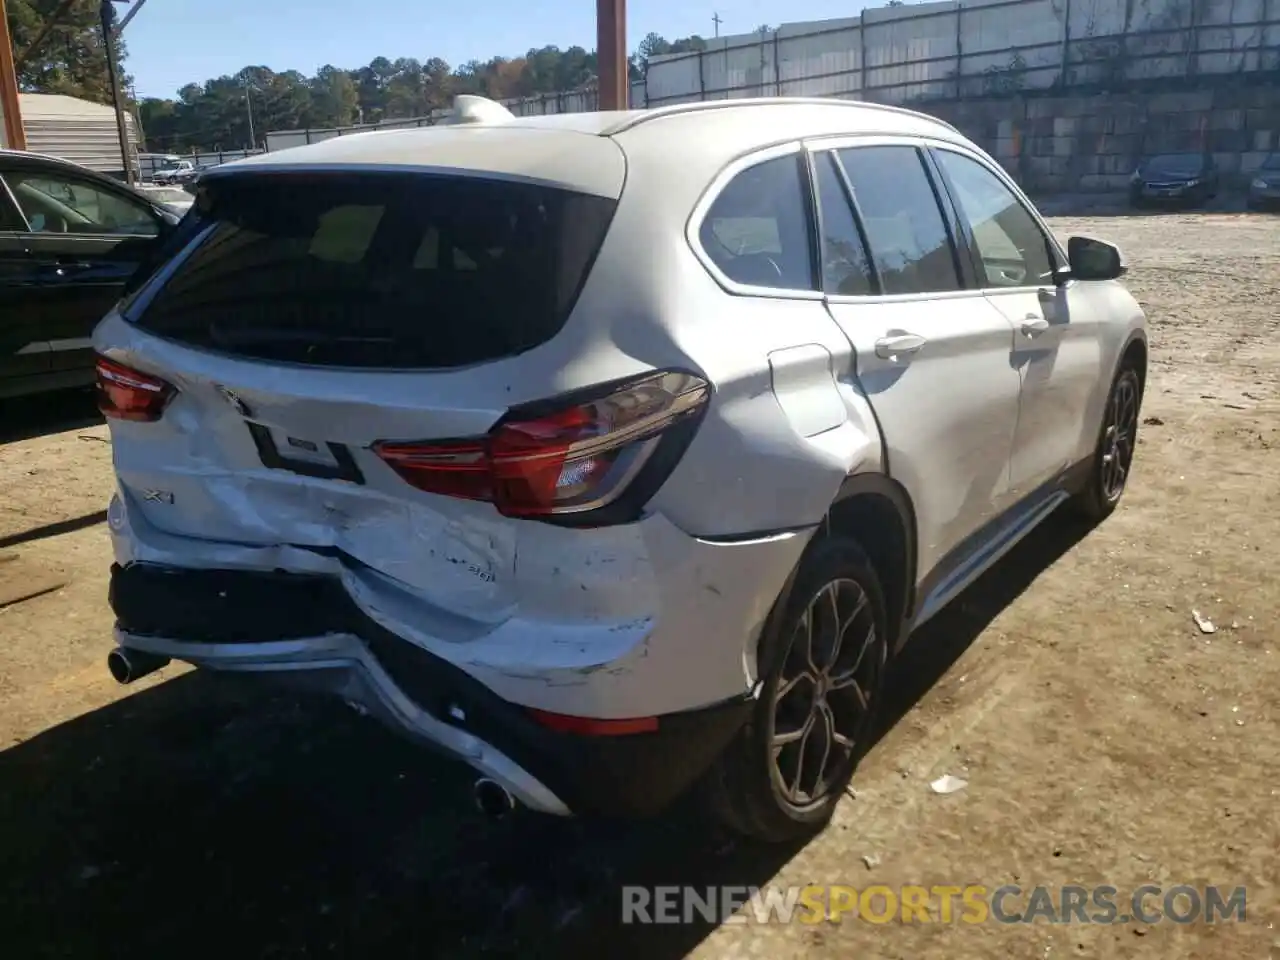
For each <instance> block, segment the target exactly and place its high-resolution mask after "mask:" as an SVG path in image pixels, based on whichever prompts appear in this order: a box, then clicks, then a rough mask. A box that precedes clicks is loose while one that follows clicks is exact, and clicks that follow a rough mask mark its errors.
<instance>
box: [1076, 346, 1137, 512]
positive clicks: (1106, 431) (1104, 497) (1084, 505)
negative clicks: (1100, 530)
mask: <svg viewBox="0 0 1280 960" xmlns="http://www.w3.org/2000/svg"><path fill="white" fill-rule="evenodd" d="M1141 405H1142V381H1141V379H1139V377H1138V371H1137V369H1136V368H1134V367H1133V366H1126V367H1124V368H1123V369H1121V371H1120V372H1119V373H1118V374H1116V378H1115V380H1114V381H1113V382H1112V384H1111V391H1110V392H1109V393H1108V394H1107V405H1106V407H1105V409H1104V410H1103V414H1102V426H1101V429H1100V430H1099V433H1098V445H1097V447H1096V448H1095V450H1094V454H1093V462H1092V463H1091V465H1090V467H1089V477H1088V479H1087V480H1086V481H1085V485H1084V487H1083V488H1082V489H1081V490H1080V492H1079V493H1077V494H1076V496H1075V501H1074V503H1075V507H1076V509H1077V511H1078V512H1079V513H1080V514H1082V515H1083V516H1084V517H1085V518H1087V519H1088V520H1091V521H1093V522H1094V523H1101V522H1102V521H1103V520H1105V519H1106V518H1107V517H1109V516H1110V515H1111V514H1112V513H1114V512H1115V509H1116V507H1117V506H1118V505H1119V503H1120V498H1121V497H1122V496H1124V491H1125V487H1126V486H1127V485H1128V482H1129V471H1130V469H1131V468H1132V466H1133V454H1134V451H1135V449H1136V448H1137V444H1138V410H1139V408H1140V407H1141Z"/></svg>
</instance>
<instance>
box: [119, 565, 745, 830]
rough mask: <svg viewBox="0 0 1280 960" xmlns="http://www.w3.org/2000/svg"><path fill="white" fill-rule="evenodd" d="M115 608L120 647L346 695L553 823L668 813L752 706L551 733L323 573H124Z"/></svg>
mask: <svg viewBox="0 0 1280 960" xmlns="http://www.w3.org/2000/svg"><path fill="white" fill-rule="evenodd" d="M110 602H111V606H112V608H113V610H114V611H115V614H116V618H117V626H116V639H117V642H118V643H119V644H120V645H121V646H122V647H125V648H127V649H133V650H142V651H146V652H148V653H153V654H157V655H160V656H164V657H169V658H171V659H175V660H182V661H185V662H188V663H191V664H194V665H196V666H199V667H205V668H211V669H217V670H224V671H240V672H246V673H254V674H259V675H267V676H270V677H271V679H273V680H277V681H287V682H290V683H293V684H297V685H299V686H301V687H303V688H305V689H312V690H317V691H321V692H325V693H328V694H331V695H336V696H339V697H341V698H343V699H344V700H346V701H347V702H349V703H351V704H353V705H355V706H357V707H358V708H360V709H362V710H364V711H367V712H368V713H370V714H372V715H373V716H375V717H377V718H378V719H380V720H382V721H383V722H385V723H387V724H388V725H389V726H391V727H393V728H395V729H397V730H399V731H401V732H403V733H405V734H408V735H409V736H411V737H413V738H415V739H417V740H420V741H423V742H425V743H427V744H429V745H432V746H434V747H437V748H439V749H442V750H443V751H445V752H446V753H448V754H450V755H452V756H454V757H456V758H458V759H460V760H462V761H464V762H465V763H467V764H469V765H470V766H471V767H472V768H474V769H475V770H477V771H479V772H480V773H481V774H482V775H483V776H486V777H489V778H491V779H493V780H495V781H497V782H499V783H501V784H502V785H503V786H504V787H506V788H507V790H508V791H509V792H510V793H511V794H512V795H513V796H514V797H515V798H516V799H517V800H519V801H520V802H521V803H523V804H524V805H526V806H528V807H530V808H532V809H534V810H538V811H541V812H544V813H549V814H556V815H604V816H612V815H617V816H646V815H650V814H653V813H657V812H659V811H661V810H662V809H663V808H664V807H666V806H667V805H669V804H670V803H671V802H672V801H673V800H674V799H675V798H676V797H678V796H679V795H680V794H681V793H683V792H684V791H685V790H686V789H687V788H688V787H689V786H690V785H691V784H692V783H693V782H694V781H695V780H696V779H697V778H698V777H699V776H700V775H701V774H702V772H703V771H704V770H705V769H706V768H707V767H708V766H709V765H710V764H711V762H712V761H713V760H714V759H715V757H716V756H717V755H718V754H719V753H720V752H721V751H722V750H723V749H724V747H725V746H726V745H727V744H728V742H729V740H730V739H731V738H732V737H733V735H734V734H735V733H736V731H737V730H738V729H739V728H740V727H741V725H742V723H743V722H744V721H745V719H746V716H747V713H748V712H749V710H750V707H751V703H752V701H751V699H750V697H748V696H743V697H739V698H735V699H733V700H731V701H729V702H727V703H723V704H720V705H717V706H713V707H708V708H703V709H699V710H694V711H688V712H684V713H671V714H664V715H663V716H661V717H659V718H658V720H657V728H656V730H653V731H651V732H644V733H629V734H626V735H609V736H596V735H585V734H578V733H567V732H562V731H560V730H555V729H550V728H548V727H547V726H545V725H544V724H542V723H540V722H538V721H537V720H536V719H535V716H534V713H533V712H532V711H531V710H530V709H528V708H526V707H523V706H520V705H517V704H514V703H511V702H508V701H506V700H504V699H502V698H501V697H499V696H498V695H497V694H495V693H494V692H493V691H492V690H490V689H489V688H488V687H486V686H485V685H484V684H483V683H481V682H480V681H478V680H476V679H475V678H474V677H472V676H470V675H469V674H467V673H466V672H465V671H463V670H462V669H460V668H459V667H457V666H455V665H454V664H452V663H450V662H448V661H446V660H444V659H443V658H441V657H438V656H435V655H433V654H432V653H430V652H428V651H426V650H423V649H422V648H421V647H419V646H417V645H416V644H412V643H410V642H408V641H406V640H405V639H403V638H401V637H399V636H398V635H396V634H394V633H392V632H390V631H388V630H386V629H385V628H383V627H382V626H380V625H379V624H378V623H376V622H375V621H373V620H372V619H371V618H370V617H369V616H368V615H366V614H365V613H364V612H363V611H362V610H361V609H360V608H359V607H358V606H356V604H355V603H354V602H353V601H352V600H351V599H350V597H349V596H348V595H347V593H346V591H345V590H344V589H343V587H342V584H341V581H339V580H338V579H337V578H334V577H329V576H323V575H313V574H293V573H284V572H268V571H249V570H233V569H189V568H180V567H169V566H162V565H156V564H148V563H131V564H128V565H124V566H121V565H119V564H117V565H115V566H113V568H112V574H111V590H110Z"/></svg>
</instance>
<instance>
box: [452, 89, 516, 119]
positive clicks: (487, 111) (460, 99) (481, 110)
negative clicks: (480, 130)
mask: <svg viewBox="0 0 1280 960" xmlns="http://www.w3.org/2000/svg"><path fill="white" fill-rule="evenodd" d="M515 118H516V115H515V114H514V113H512V112H511V111H510V110H508V109H507V108H506V107H504V106H503V105H502V104H500V103H498V101H496V100H490V99H489V98H488V97H477V96H474V95H472V94H469V93H464V94H459V95H458V96H456V97H454V98H453V116H451V117H450V118H449V122H450V123H505V122H507V121H508V120H514V119H515Z"/></svg>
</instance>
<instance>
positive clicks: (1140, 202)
mask: <svg viewBox="0 0 1280 960" xmlns="http://www.w3.org/2000/svg"><path fill="white" fill-rule="evenodd" d="M1217 195H1218V168H1217V167H1216V166H1215V165H1214V162H1213V157H1212V155H1210V154H1207V153H1161V154H1156V155H1155V156H1153V157H1148V158H1146V159H1144V160H1143V161H1142V162H1141V163H1140V164H1139V165H1138V169H1137V170H1135V171H1134V172H1133V176H1132V177H1131V178H1130V179H1129V202H1130V204H1132V205H1133V206H1135V207H1147V206H1155V205H1157V204H1169V205H1178V206H1186V207H1198V206H1201V205H1202V204H1204V203H1207V202H1208V201H1210V200H1212V199H1213V198H1214V197H1216V196H1217Z"/></svg>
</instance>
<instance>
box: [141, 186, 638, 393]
mask: <svg viewBox="0 0 1280 960" xmlns="http://www.w3.org/2000/svg"><path fill="white" fill-rule="evenodd" d="M615 205H616V202H615V201H613V200H607V199H603V198H600V197H592V196H584V195H581V194H576V193H569V192H566V191H562V190H556V189H552V188H547V187H541V186H533V185H529V184H519V183H506V182H498V181H492V180H481V179H475V178H463V177H427V176H421V175H405V174H368V175H362V176H342V177H336V176H308V175H302V174H286V175H279V174H277V175H271V174H258V175H252V174H250V175H241V176H235V177H226V178H213V179H211V180H209V181H207V182H206V183H204V184H202V185H201V186H200V188H199V190H198V193H197V197H196V203H195V206H194V207H193V210H192V212H191V213H190V214H188V216H187V218H186V219H185V220H184V224H183V228H182V230H183V231H190V232H194V233H199V232H200V231H201V230H204V231H207V233H206V234H205V236H204V239H203V240H202V241H201V242H200V243H199V245H198V246H197V247H196V248H195V250H194V251H193V252H192V253H191V254H189V255H188V256H187V258H186V259H185V260H184V261H183V262H182V263H181V264H180V265H179V266H178V268H177V269H176V270H175V271H174V274H173V276H172V277H171V278H170V279H169V280H168V281H167V282H166V283H165V285H164V287H163V288H161V289H160V291H159V292H158V293H157V294H156V295H155V296H154V298H152V299H151V301H150V302H149V303H147V304H146V305H145V307H144V312H143V314H142V316H141V317H140V318H138V322H139V324H140V325H141V326H144V327H146V328H148V329H150V330H153V331H155V332H156V333H159V334H161V335H163V336H167V337H170V338H173V339H178V340H182V341H185V342H189V343H194V344H197V345H201V346H206V347H209V348H211V349H215V350H221V351H224V352H228V353H235V354H239V355H243V356H252V357H261V358H266V359H277V360H288V361H294V362H303V363H314V364H321V365H333V366H362V367H420V368H422V367H449V366H459V365H463V364H469V363H478V362H481V361H484V360H491V359H496V358H498V357H503V356H508V355H510V354H513V353H518V352H521V351H523V350H527V349H530V348H532V347H534V346H537V345H538V344H540V343H543V342H545V341H547V340H549V339H550V338H551V337H553V336H554V335H555V334H556V333H557V332H558V331H559V329H560V328H561V327H562V326H563V324H564V322H565V320H566V319H567V318H568V314H569V311H570V310H571V309H572V307H573V303H574V301H575V300H576V298H577V295H578V290H579V288H580V287H581V285H582V282H583V281H584V279H585V277H586V273H587V270H588V268H589V266H590V264H591V261H592V259H593V258H594V257H595V254H596V251H597V250H598V249H599V247H600V244H601V242H602V241H603V239H604V235H605V232H606V230H607V229H608V225H609V220H610V218H611V217H612V215H613V209H614V207H615Z"/></svg>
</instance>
